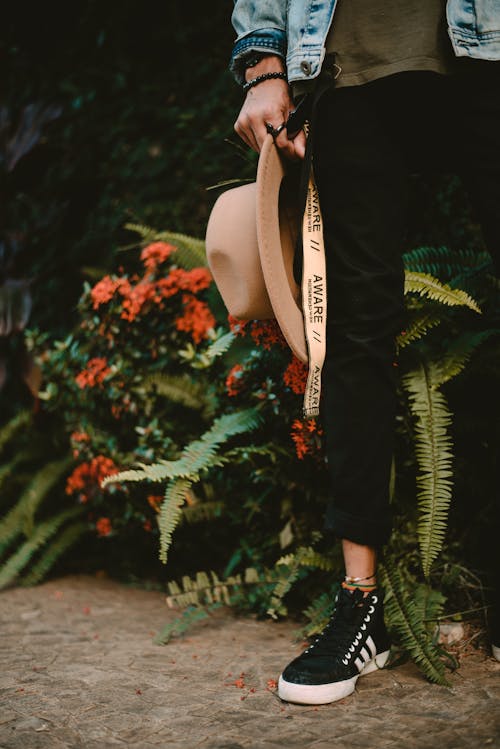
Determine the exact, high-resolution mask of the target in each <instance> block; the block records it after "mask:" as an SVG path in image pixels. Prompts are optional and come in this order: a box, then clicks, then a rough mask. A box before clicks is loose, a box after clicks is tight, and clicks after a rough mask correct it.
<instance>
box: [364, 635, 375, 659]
mask: <svg viewBox="0 0 500 749" xmlns="http://www.w3.org/2000/svg"><path fill="white" fill-rule="evenodd" d="M366 646H367V647H369V648H370V652H371V654H372V658H375V656H376V654H377V648H376V647H375V643H374V642H373V640H372V637H371V635H368V637H367V638H366Z"/></svg>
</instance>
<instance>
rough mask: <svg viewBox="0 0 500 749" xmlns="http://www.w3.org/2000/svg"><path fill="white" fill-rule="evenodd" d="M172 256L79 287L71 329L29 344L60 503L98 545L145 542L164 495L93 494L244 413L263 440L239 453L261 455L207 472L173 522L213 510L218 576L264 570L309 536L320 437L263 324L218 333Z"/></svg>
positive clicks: (281, 344) (206, 279)
mask: <svg viewBox="0 0 500 749" xmlns="http://www.w3.org/2000/svg"><path fill="white" fill-rule="evenodd" d="M177 254H178V253H177V249H176V247H175V246H174V245H172V244H170V243H168V242H164V241H153V242H148V243H147V244H146V246H145V247H144V248H143V249H142V251H141V252H140V257H139V263H138V262H137V260H136V261H135V264H134V262H133V261H132V262H131V263H130V265H131V267H130V268H128V269H127V270H125V269H124V267H121V268H120V269H119V271H118V272H117V273H115V274H109V275H106V276H104V277H103V278H102V279H100V280H99V281H98V282H97V283H95V284H94V285H93V286H90V285H86V287H85V290H84V293H83V295H82V297H81V299H80V302H79V305H78V310H79V313H80V323H79V325H78V327H77V329H76V330H75V331H74V332H73V334H72V335H71V336H69V337H68V338H67V339H66V340H65V341H59V342H56V343H54V344H52V345H50V346H47V340H46V337H45V336H44V335H42V334H40V333H37V332H36V331H31V333H30V344H31V347H32V348H33V349H34V350H35V352H37V353H38V358H39V361H40V363H41V364H42V367H43V372H44V378H45V383H46V384H45V386H44V390H43V392H42V393H41V397H42V399H43V400H44V401H45V407H46V408H48V409H51V410H53V411H54V412H57V413H59V414H61V415H62V418H63V419H64V422H65V428H66V431H67V434H68V439H69V442H70V446H71V450H72V454H73V457H74V460H75V465H74V468H73V469H72V471H71V473H70V475H69V476H68V477H67V480H66V495H67V500H68V502H76V503H78V504H83V505H85V510H86V512H87V519H88V522H89V528H90V529H92V530H93V532H94V534H95V535H96V536H97V537H102V538H105V539H107V538H112V539H113V540H114V543H120V538H121V537H122V536H123V538H124V543H128V542H129V541H130V537H131V534H132V536H134V535H135V536H137V535H138V534H139V535H140V536H144V534H150V535H151V536H153V537H154V536H156V535H157V533H158V513H159V510H160V507H161V505H162V501H163V496H162V495H161V494H159V493H158V492H157V491H155V490H154V489H152V487H151V485H150V484H149V485H137V484H135V485H130V484H124V483H119V484H116V483H115V484H112V485H110V487H109V488H108V489H106V490H103V489H102V488H101V482H102V480H103V479H104V478H105V477H106V476H110V475H112V474H114V473H116V472H118V471H119V470H122V469H123V468H128V467H131V466H133V465H134V464H136V463H138V462H140V463H143V464H150V463H153V462H155V461H158V460H173V459H175V458H176V457H177V456H178V455H179V453H180V451H181V450H182V448H183V447H185V445H187V444H189V442H191V441H192V440H193V439H195V438H197V437H199V435H200V434H201V433H202V432H203V431H204V429H205V428H206V426H207V425H208V424H209V423H211V421H212V420H213V418H214V417H216V416H217V415H218V414H222V413H226V412H228V411H229V412H230V411H237V410H239V409H245V408H248V407H256V408H258V409H259V411H260V412H261V413H262V417H263V423H264V424H265V427H264V428H263V429H262V431H261V432H260V433H259V434H257V435H255V434H254V435H251V436H250V435H249V436H248V438H246V437H245V438H240V444H241V442H243V443H245V444H248V445H251V444H253V443H256V444H258V445H259V451H260V452H259V451H254V452H252V451H249V452H247V453H244V452H243V451H241V452H239V453H238V455H237V456H235V459H234V460H233V461H231V465H230V466H225V467H224V469H223V470H222V469H221V468H217V467H216V468H215V469H214V470H213V471H212V472H211V473H210V476H209V477H205V478H204V479H203V481H202V482H200V483H199V485H198V486H195V487H194V489H193V491H190V492H189V493H187V494H186V504H185V516H186V518H187V519H193V518H197V517H198V515H199V516H200V518H201V519H203V518H205V519H208V518H209V517H211V515H213V514H214V513H215V516H217V512H218V513H219V514H220V513H221V512H222V509H221V506H222V504H224V510H223V512H224V516H225V523H226V524H227V523H229V525H232V526H233V527H234V534H233V537H234V538H235V539H237V543H236V545H235V547H234V548H227V539H226V541H225V544H226V546H225V548H224V550H223V551H222V550H221V548H220V544H219V550H218V552H217V555H218V556H219V557H220V558H221V561H222V563H223V564H224V565H226V564H228V563H229V564H230V565H233V566H234V564H236V563H237V562H238V561H239V560H241V561H242V562H243V561H244V558H246V559H247V561H248V558H251V559H252V563H256V562H258V561H259V559H260V560H261V561H262V563H263V564H264V563H268V562H270V561H274V560H275V558H276V556H277V555H279V554H280V553H281V552H280V549H281V548H282V547H283V546H284V545H287V544H289V543H290V542H291V540H292V539H293V538H294V535H295V534H297V535H298V536H299V537H300V536H303V537H304V538H305V537H306V536H307V534H308V533H309V531H310V529H312V528H314V527H318V525H319V524H320V523H321V517H320V513H321V506H322V504H324V501H325V496H324V490H323V491H322V490H321V477H322V475H323V473H322V472H323V471H324V466H323V458H322V453H321V449H320V448H321V436H322V432H321V428H320V426H319V425H318V424H317V423H316V421H315V420H311V421H309V422H308V423H307V425H303V426H301V425H302V422H301V421H299V419H298V417H299V416H300V412H301V407H302V395H303V392H304V386H305V379H306V368H305V366H304V365H303V364H302V363H301V362H299V361H298V360H297V359H296V358H295V357H294V356H292V354H291V353H290V351H289V349H288V347H287V345H286V342H285V340H284V338H283V336H282V334H281V331H280V329H279V327H278V325H277V324H276V322H275V321H274V320H269V321H252V322H243V321H238V320H235V319H233V318H230V319H229V320H228V319H227V316H226V313H225V311H224V310H223V307H222V305H221V303H220V300H219V298H218V296H217V293H216V290H215V288H214V285H213V283H212V279H211V275H210V273H209V271H208V269H207V268H206V267H187V268H186V267H180V265H179V264H177V263H176V259H177ZM223 335H229V337H231V336H232V337H234V341H233V345H232V346H231V347H230V349H229V351H228V353H227V354H225V356H223V357H218V358H217V357H213V356H209V352H210V347H211V346H212V344H214V342H216V341H218V340H219V339H220V338H221V337H222V336H223ZM318 469H319V471H318ZM212 498H214V499H219V500H223V502H222V501H218V503H217V502H215V503H214V502H212V503H211V502H210V501H209V500H211V499H212ZM215 505H217V507H218V508H219V509H218V510H217V511H216V510H214V509H213V507H215ZM210 508H212V509H210ZM284 526H287V528H288V531H287V534H286V543H285V541H284V537H283V536H282V537H281V543H280V532H281V530H282V528H283V527H284ZM226 529H227V526H226ZM226 533H227V530H226ZM211 535H212V534H211ZM125 539H126V540H125ZM213 540H214V542H215V541H217V537H216V536H214V539H213ZM154 547H155V542H154V541H152V543H151V545H150V551H151V556H152V557H154V556H155V548H154ZM198 553H200V554H201V553H202V552H201V550H200V548H198ZM212 554H213V550H211V551H208V550H207V559H208V558H209V557H210V556H211V555H212ZM197 564H198V565H201V566H202V565H203V559H199V560H198V562H197Z"/></svg>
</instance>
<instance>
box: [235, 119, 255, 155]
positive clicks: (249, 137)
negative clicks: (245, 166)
mask: <svg viewBox="0 0 500 749" xmlns="http://www.w3.org/2000/svg"><path fill="white" fill-rule="evenodd" d="M234 129H235V131H236V133H237V134H238V135H239V136H240V138H241V139H242V140H243V141H244V142H245V143H246V144H247V146H248V147H249V148H251V149H252V150H253V151H257V153H259V148H258V146H257V142H256V140H255V137H254V134H253V131H252V129H251V128H250V127H249V126H248V125H247V126H244V125H242V124H241V120H239V119H238V120H236V122H235V123H234Z"/></svg>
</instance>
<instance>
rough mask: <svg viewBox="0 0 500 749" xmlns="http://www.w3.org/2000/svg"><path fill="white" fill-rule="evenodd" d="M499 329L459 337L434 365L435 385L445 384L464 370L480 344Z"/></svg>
mask: <svg viewBox="0 0 500 749" xmlns="http://www.w3.org/2000/svg"><path fill="white" fill-rule="evenodd" d="M498 333H500V331H499V330H481V331H479V332H477V333H466V334H465V335H463V336H460V338H457V339H456V340H455V341H454V342H453V343H452V345H451V346H450V347H449V349H448V350H447V352H446V354H445V355H444V356H443V358H442V359H440V360H439V362H436V363H434V365H433V382H434V386H435V387H436V386H439V387H440V386H441V385H444V383H445V382H448V380H451V379H452V378H453V377H456V376H457V375H458V374H460V372H462V371H463V369H464V368H465V366H466V365H467V363H468V362H469V361H470V359H471V357H472V354H473V353H474V351H475V350H476V348H477V347H478V346H480V345H481V344H482V343H483V342H484V341H486V340H487V339H488V338H490V337H491V336H493V335H498Z"/></svg>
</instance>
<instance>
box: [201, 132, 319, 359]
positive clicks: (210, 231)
mask: <svg viewBox="0 0 500 749" xmlns="http://www.w3.org/2000/svg"><path fill="white" fill-rule="evenodd" d="M297 201H298V183H297V180H296V179H293V177H292V176H290V175H287V170H286V167H285V162H284V161H283V160H282V158H281V156H280V155H279V152H278V149H277V148H276V146H275V144H274V141H273V138H272V136H271V135H268V136H267V137H266V140H265V141H264V144H263V146H262V150H261V153H260V157H259V165H258V169H257V181H256V182H254V183H252V184H248V185H243V186H242V187H235V188H233V189H231V190H227V191H226V192H224V193H223V194H222V195H221V196H220V197H219V198H218V200H217V201H216V203H215V205H214V207H213V209H212V212H211V214H210V219H209V222H208V226H207V236H206V247H207V257H208V264H209V267H210V270H211V271H212V274H213V277H214V279H215V283H216V284H217V287H218V289H219V291H220V293H221V295H222V298H223V300H224V303H225V305H226V307H227V309H228V311H229V313H230V314H231V315H233V316H234V317H236V318H238V319H240V320H265V319H269V318H273V317H275V318H276V320H277V322H278V324H279V326H280V328H281V330H282V332H283V335H284V336H285V339H286V341H287V343H288V345H289V346H290V348H291V349H292V351H293V353H294V354H295V355H296V356H297V357H298V358H299V359H301V360H302V361H303V362H307V360H308V356H307V346H306V339H305V334H304V319H303V314H302V308H301V290H300V287H299V286H298V285H297V283H296V282H295V279H294V276H293V258H294V252H295V245H296V241H297V237H298V232H299V230H300V217H299V216H298V213H297Z"/></svg>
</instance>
